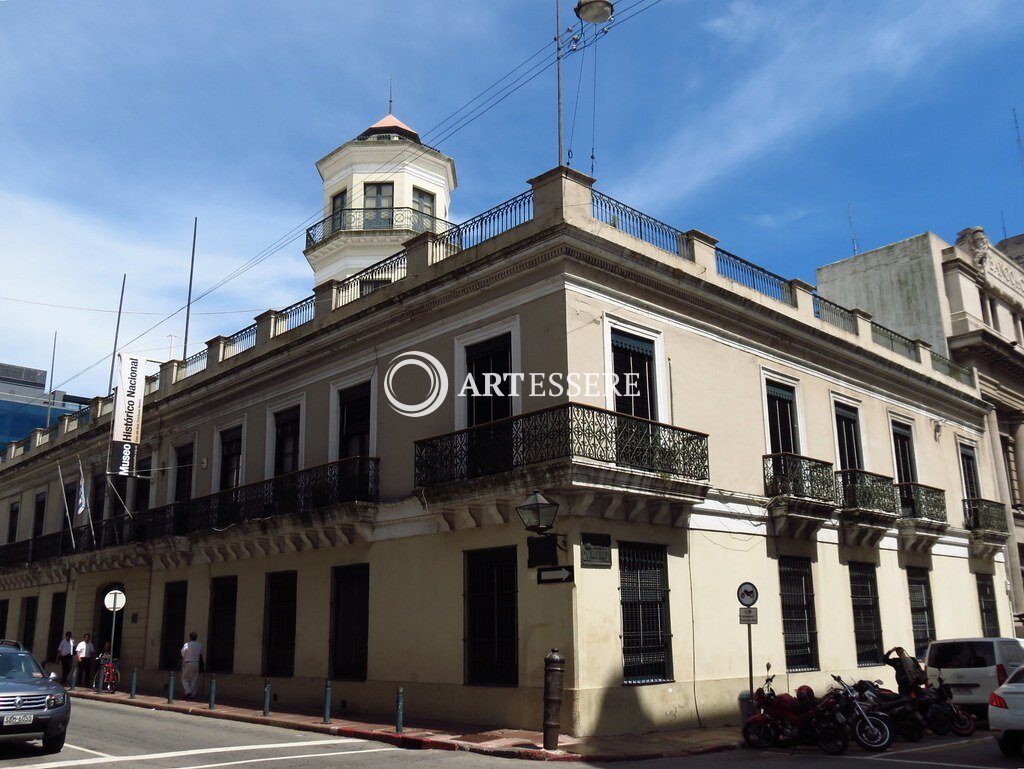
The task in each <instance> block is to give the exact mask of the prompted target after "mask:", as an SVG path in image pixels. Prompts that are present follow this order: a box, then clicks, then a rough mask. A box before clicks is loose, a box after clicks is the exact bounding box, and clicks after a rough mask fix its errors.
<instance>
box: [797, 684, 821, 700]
mask: <svg viewBox="0 0 1024 769" xmlns="http://www.w3.org/2000/svg"><path fill="white" fill-rule="evenodd" d="M796 698H797V699H798V700H800V702H802V703H804V704H805V705H810V704H813V703H814V701H815V699H816V697H815V696H814V689H812V688H811V687H810V686H808V685H807V684H804V685H803V686H801V687H799V688H798V689H797V690H796Z"/></svg>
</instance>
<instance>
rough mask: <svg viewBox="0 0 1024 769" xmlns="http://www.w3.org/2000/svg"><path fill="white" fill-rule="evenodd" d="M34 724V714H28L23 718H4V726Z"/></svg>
mask: <svg viewBox="0 0 1024 769" xmlns="http://www.w3.org/2000/svg"><path fill="white" fill-rule="evenodd" d="M30 723H32V714H31V713H26V714H25V715H22V716H4V726H15V725H17V724H30Z"/></svg>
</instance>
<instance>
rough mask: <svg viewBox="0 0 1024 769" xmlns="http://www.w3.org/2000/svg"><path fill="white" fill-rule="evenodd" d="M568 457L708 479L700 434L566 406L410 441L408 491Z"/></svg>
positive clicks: (705, 441)
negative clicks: (412, 457)
mask: <svg viewBox="0 0 1024 769" xmlns="http://www.w3.org/2000/svg"><path fill="white" fill-rule="evenodd" d="M576 458H580V459H590V460H595V461H598V462H608V463H612V464H615V465H617V466H619V467H627V468H630V469H635V470H643V471H648V472H654V473H663V474H666V475H675V476H680V477H682V478H685V479H687V480H691V481H702V482H706V481H708V479H709V478H710V474H709V469H708V436H707V435H705V434H704V433H697V432H692V431H690V430H684V429H682V428H680V427H674V426H672V425H666V424H661V423H659V422H651V421H649V420H646V419H639V418H637V417H631V416H627V415H625V414H617V413H615V412H613V411H606V410H604V409H599V408H594V407H592V406H583V405H580V404H577V403H566V404H563V405H560V406H553V407H551V408H547V409H542V410H540V411H533V412H530V413H529V414H521V415H519V416H514V417H510V418H508V419H500V420H497V421H495V422H489V423H487V424H484V425H478V426H476V427H470V428H468V429H466V430H459V431H457V432H452V433H446V434H444V435H438V436H435V437H433V438H427V439H424V440H420V441H416V485H417V486H432V485H435V484H439V483H447V482H450V481H462V480H468V479H471V478H480V477H483V476H487V475H494V474H497V473H502V472H507V471H509V470H513V469H515V468H518V467H524V466H526V465H532V464H536V463H540V462H548V461H551V460H555V459H576Z"/></svg>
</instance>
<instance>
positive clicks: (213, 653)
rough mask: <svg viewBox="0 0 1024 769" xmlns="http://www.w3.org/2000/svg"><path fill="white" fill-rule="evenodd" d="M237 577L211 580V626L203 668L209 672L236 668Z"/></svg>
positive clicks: (225, 671) (226, 671)
mask: <svg viewBox="0 0 1024 769" xmlns="http://www.w3.org/2000/svg"><path fill="white" fill-rule="evenodd" d="M237 602H238V577H236V576H230V577H214V578H212V579H211V580H210V623H209V628H210V629H209V632H208V633H207V636H206V666H207V667H208V668H209V669H210V672H211V673H230V672H232V671H233V670H234V667H235V611H236V606H237Z"/></svg>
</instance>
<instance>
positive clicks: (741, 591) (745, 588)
mask: <svg viewBox="0 0 1024 769" xmlns="http://www.w3.org/2000/svg"><path fill="white" fill-rule="evenodd" d="M736 598H737V599H738V600H739V602H740V603H741V604H743V605H744V606H753V605H754V604H755V603H757V587H756V586H755V585H754V583H753V582H744V583H743V584H742V585H740V586H739V587H738V588H737V589H736Z"/></svg>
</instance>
